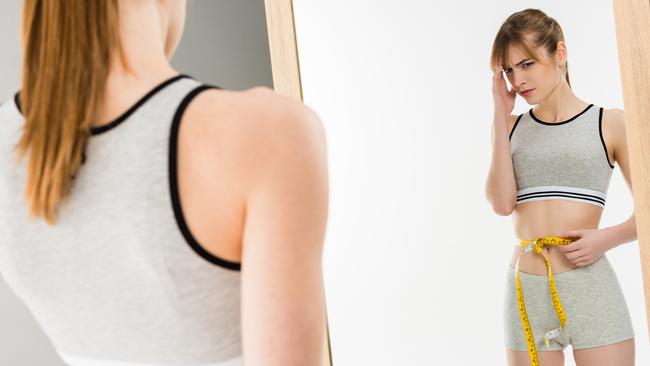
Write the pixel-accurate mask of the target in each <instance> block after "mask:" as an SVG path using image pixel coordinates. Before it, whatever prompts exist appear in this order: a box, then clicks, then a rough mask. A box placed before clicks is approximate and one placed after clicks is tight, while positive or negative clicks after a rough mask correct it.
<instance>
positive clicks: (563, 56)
mask: <svg viewBox="0 0 650 366" xmlns="http://www.w3.org/2000/svg"><path fill="white" fill-rule="evenodd" d="M555 62H557V64H558V65H566V62H567V49H566V44H565V43H564V41H559V42H558V43H557V49H556V51H555Z"/></svg>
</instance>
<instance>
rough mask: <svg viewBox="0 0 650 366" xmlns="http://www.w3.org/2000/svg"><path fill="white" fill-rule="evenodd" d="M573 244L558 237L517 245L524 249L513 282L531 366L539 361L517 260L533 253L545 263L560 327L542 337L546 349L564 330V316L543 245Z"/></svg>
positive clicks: (522, 240)
mask: <svg viewBox="0 0 650 366" xmlns="http://www.w3.org/2000/svg"><path fill="white" fill-rule="evenodd" d="M571 243H573V240H572V239H566V238H561V237H558V236H546V237H542V238H537V239H534V240H525V239H521V241H520V242H519V245H520V246H522V247H526V248H525V249H524V251H523V253H521V254H520V255H519V257H518V258H517V263H515V280H516V284H517V302H518V303H519V315H520V316H521V325H522V326H523V328H524V332H525V333H526V344H527V345H528V354H529V355H530V363H531V366H539V359H538V358H537V348H536V347H535V339H534V338H533V331H532V329H531V327H530V321H529V320H528V313H527V312H526V303H524V293H523V291H522V289H521V278H520V276H519V259H520V258H521V256H522V255H524V254H526V253H528V252H531V251H532V252H535V253H537V254H539V255H541V256H542V258H544V262H545V263H546V269H547V270H548V283H549V287H550V290H551V298H552V299H553V305H554V306H555V313H556V314H557V318H558V319H559V320H560V324H561V326H560V327H559V328H555V329H553V330H551V331H549V332H547V333H546V334H545V335H544V344H545V345H546V347H548V341H549V340H551V339H553V338H555V337H557V336H559V335H560V332H561V331H562V329H563V328H564V323H566V314H564V309H562V304H560V298H559V297H558V295H557V288H556V287H555V280H554V279H553V271H551V264H550V263H549V261H548V258H547V257H546V255H544V253H543V252H542V249H543V248H544V246H545V245H567V244H571Z"/></svg>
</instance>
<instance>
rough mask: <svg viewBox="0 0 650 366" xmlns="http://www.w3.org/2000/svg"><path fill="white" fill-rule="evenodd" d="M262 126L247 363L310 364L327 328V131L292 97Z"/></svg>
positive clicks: (249, 218)
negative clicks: (324, 272)
mask: <svg viewBox="0 0 650 366" xmlns="http://www.w3.org/2000/svg"><path fill="white" fill-rule="evenodd" d="M280 102H283V103H284V102H287V100H281V101H280ZM292 103H293V104H292ZM261 125H262V126H260V132H259V134H260V135H259V136H263V137H261V138H260V140H262V141H261V142H260V143H258V144H257V145H256V146H255V147H254V149H255V150H256V151H255V154H256V160H257V163H255V168H254V169H253V171H252V174H253V176H254V179H252V180H251V181H253V182H255V183H254V184H253V185H252V186H251V188H250V192H249V193H248V195H247V196H248V198H247V202H246V223H245V229H244V239H243V242H244V244H243V256H242V335H243V348H244V362H245V364H246V365H269V366H272V365H278V366H280V365H281V366H293V365H296V366H298V365H300V366H311V365H314V366H315V365H319V364H320V362H321V360H322V345H323V342H324V340H323V335H324V333H325V318H324V314H325V310H324V294H323V287H322V285H323V278H322V267H321V254H322V248H323V238H324V235H325V226H326V221H327V210H328V183H327V181H328V177H327V165H326V149H325V134H324V131H323V127H322V125H321V123H320V121H319V119H318V117H316V115H315V114H314V113H312V112H311V111H310V110H308V109H307V108H306V107H304V106H302V104H298V103H294V102H289V106H288V107H286V108H285V107H283V108H282V110H281V111H280V112H277V111H276V112H273V113H272V116H271V117H270V121H268V123H266V122H265V123H261Z"/></svg>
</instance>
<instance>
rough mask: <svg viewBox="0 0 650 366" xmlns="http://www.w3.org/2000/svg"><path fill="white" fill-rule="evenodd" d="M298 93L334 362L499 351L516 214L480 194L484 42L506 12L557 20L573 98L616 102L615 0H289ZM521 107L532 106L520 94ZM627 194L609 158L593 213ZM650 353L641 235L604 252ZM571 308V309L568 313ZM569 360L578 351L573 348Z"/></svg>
mask: <svg viewBox="0 0 650 366" xmlns="http://www.w3.org/2000/svg"><path fill="white" fill-rule="evenodd" d="M294 7H295V12H296V28H297V37H298V47H299V53H300V65H301V73H302V81H303V88H304V95H305V101H306V103H307V104H309V105H310V106H312V107H313V108H314V109H315V110H316V111H317V112H318V113H319V114H320V116H321V117H322V119H323V120H324V122H325V125H326V129H327V136H328V146H329V158H330V174H331V198H332V201H331V211H330V212H331V214H330V221H329V224H328V231H327V239H326V240H327V241H326V252H325V272H326V273H325V276H326V291H327V300H328V308H329V319H330V327H331V337H332V347H333V356H334V365H336V366H348V365H350V366H351V365H373V366H379V365H470V364H489V365H497V364H505V351H504V347H503V346H502V345H503V330H502V322H501V320H502V318H501V316H502V302H503V291H504V285H505V274H506V269H507V264H508V261H509V259H510V253H511V251H512V246H513V241H512V240H513V237H514V231H513V229H512V223H511V218H510V217H499V216H497V215H496V214H494V213H493V212H492V210H491V208H490V206H489V205H488V203H487V201H486V199H485V198H484V182H485V177H486V174H487V171H488V167H489V162H490V161H489V159H490V154H491V146H490V127H491V123H492V121H491V116H492V96H491V92H490V87H491V77H492V72H491V70H490V68H489V54H490V49H491V44H492V40H493V38H494V35H495V34H496V31H497V29H498V27H499V26H500V24H501V23H502V22H503V21H504V20H505V18H506V17H507V16H508V15H509V14H511V13H512V12H514V11H517V10H521V9H524V8H526V7H540V8H541V9H542V10H544V11H546V12H547V13H548V14H549V15H551V16H553V17H555V18H556V19H557V20H558V21H559V22H560V24H561V25H562V26H563V29H564V32H565V35H566V38H567V42H568V50H569V71H570V76H571V80H572V85H573V88H574V90H575V92H576V94H577V95H578V96H580V97H581V98H583V99H584V100H587V101H590V102H593V103H595V104H597V105H601V106H604V107H605V108H611V107H621V108H622V107H623V101H622V93H621V85H620V78H619V66H618V56H617V49H616V40H615V29H614V19H613V11H612V4H611V2H610V1H602V2H593V1H584V0H583V1H571V2H562V3H560V2H547V1H545V2H542V1H520V0H517V1H515V0H510V1H500V2H486V1H478V0H470V1H463V2H425V1H417V0H404V1H401V2H399V4H397V3H396V2H394V1H376V0H375V1H370V0H357V1H343V0H331V1H327V2H313V1H304V0H302V1H301V0H296V1H295V4H294ZM517 103H518V104H517V105H516V107H515V113H522V112H524V111H526V110H527V109H528V108H529V106H528V105H526V104H525V102H523V101H522V100H519V101H518V102H517ZM631 209H632V199H631V196H630V194H629V192H628V191H627V187H626V186H625V183H624V181H623V179H622V177H621V175H620V171H619V169H618V167H617V168H616V172H615V173H614V176H613V178H612V183H611V185H610V189H609V195H608V204H607V208H606V209H605V212H604V216H603V220H602V222H601V225H602V226H610V225H614V224H618V223H620V222H622V221H623V220H625V219H626V218H627V217H628V215H629V213H631ZM607 255H608V257H609V258H610V260H611V262H612V265H613V266H614V268H615V270H616V271H617V274H618V278H619V281H620V282H621V285H622V287H623V291H624V294H625V296H626V299H627V302H628V305H629V308H630V311H631V313H632V318H633V322H634V327H635V332H636V335H637V337H636V345H637V364H639V365H645V364H650V350H649V349H648V347H647V345H648V331H647V328H646V322H645V314H644V303H643V297H642V294H643V287H642V283H641V271H640V261H639V253H638V244H637V242H633V243H628V244H625V245H623V246H622V247H619V248H616V249H614V250H613V251H610V252H609V253H607ZM569 316H570V314H569ZM566 357H567V364H568V365H570V364H573V359H572V355H571V352H570V350H569V349H568V350H567V352H566Z"/></svg>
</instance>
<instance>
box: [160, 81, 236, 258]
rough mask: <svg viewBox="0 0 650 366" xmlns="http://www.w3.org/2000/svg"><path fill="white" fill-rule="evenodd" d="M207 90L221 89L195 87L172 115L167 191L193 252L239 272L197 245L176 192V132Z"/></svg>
mask: <svg viewBox="0 0 650 366" xmlns="http://www.w3.org/2000/svg"><path fill="white" fill-rule="evenodd" d="M208 89H221V88H219V87H218V86H214V85H205V84H203V85H201V86H198V87H196V88H195V89H193V90H192V91H191V92H190V93H189V94H187V95H186V96H185V98H183V100H182V101H181V103H180V105H179V107H178V109H177V110H176V113H175V114H174V119H173V120H172V126H171V133H170V136H169V190H170V192H171V199H172V206H173V209H174V216H175V217H176V224H178V228H179V229H180V231H181V233H182V234H183V237H184V238H185V240H186V241H187V243H188V244H189V246H190V247H191V248H192V249H193V250H194V252H196V254H198V255H199V256H201V257H202V258H203V259H205V260H207V261H208V262H210V263H212V264H215V265H217V266H220V267H223V268H227V269H231V270H237V271H239V270H241V263H237V262H232V261H229V260H226V259H223V258H219V257H217V256H215V255H214V254H212V253H210V252H208V251H207V250H206V249H205V248H204V247H203V246H202V245H201V244H199V242H198V241H197V240H196V238H195V237H194V235H192V232H191V231H190V229H189V226H188V225H187V222H186V221H185V216H183V208H182V207H181V200H180V195H179V192H178V175H177V174H178V160H177V155H178V132H179V129H180V125H181V121H182V118H183V114H184V113H185V110H186V109H187V106H188V105H189V104H190V102H191V101H192V100H193V99H194V97H196V96H197V95H198V94H199V93H201V92H203V91H205V90H208Z"/></svg>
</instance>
